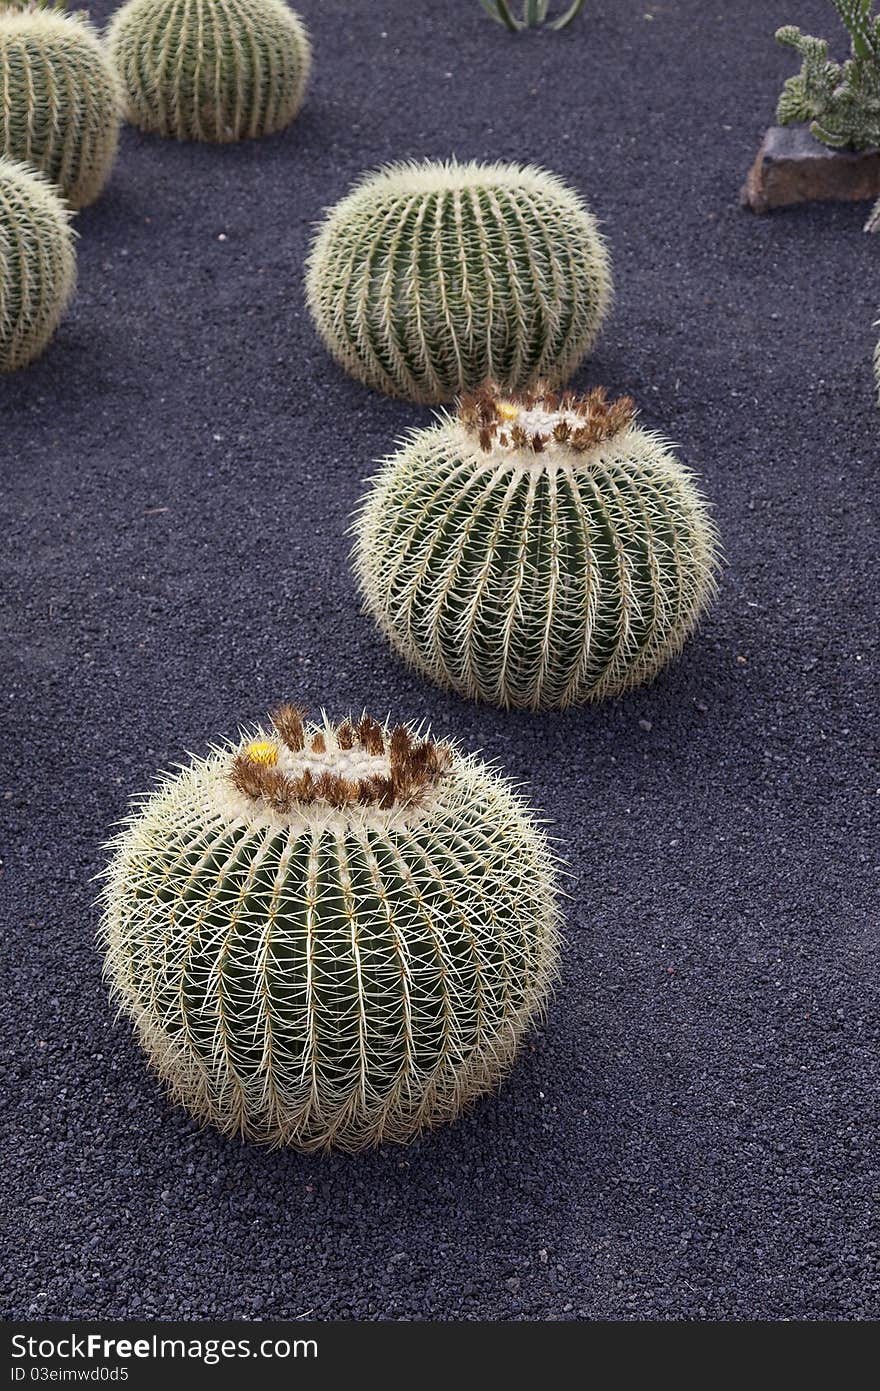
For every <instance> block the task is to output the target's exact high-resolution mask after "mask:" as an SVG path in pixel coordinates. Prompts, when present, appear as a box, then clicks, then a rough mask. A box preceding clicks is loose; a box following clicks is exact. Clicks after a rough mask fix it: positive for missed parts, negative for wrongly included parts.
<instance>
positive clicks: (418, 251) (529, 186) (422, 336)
mask: <svg viewBox="0 0 880 1391" xmlns="http://www.w3.org/2000/svg"><path fill="white" fill-rule="evenodd" d="M306 290H307V296H308V302H309V308H310V310H311V313H312V317H313V319H314V321H315V324H316V326H317V329H318V332H319V333H320V335H321V337H322V338H323V340H324V342H325V344H326V345H327V347H328V348H329V350H330V352H331V353H332V354H333V356H334V357H335V358H336V360H337V361H338V362H339V363H341V365H342V366H343V367H344V368H345V369H346V370H347V371H349V372H351V374H352V375H353V376H355V377H357V378H358V380H359V381H362V382H364V383H366V385H367V386H371V387H375V388H376V389H377V390H378V391H384V392H387V393H388V394H389V395H392V396H404V397H407V398H408V399H410V400H412V401H424V402H441V401H449V400H452V399H453V398H454V397H455V396H457V395H460V394H461V393H462V392H464V391H468V390H474V389H476V388H477V387H479V386H480V385H481V384H482V382H483V381H485V379H486V378H487V377H491V378H493V379H494V380H495V381H497V382H498V383H499V384H500V385H501V386H503V387H505V388H506V389H508V390H520V389H522V388H524V387H528V386H531V385H533V384H534V383H535V382H536V381H538V380H545V381H547V382H550V383H551V384H554V385H558V384H562V383H564V382H566V381H567V380H568V378H569V376H570V375H571V373H572V372H574V370H575V368H576V367H577V366H578V363H579V362H580V361H581V359H582V358H583V356H584V354H585V353H586V352H588V351H589V349H590V347H591V346H592V344H593V342H594V340H595V338H596V335H597V334H598V332H599V329H600V327H601V324H602V321H603V319H604V317H605V314H606V312H607V310H608V307H609V304H610V301H611V273H610V266H609V257H608V252H607V250H606V247H605V243H604V240H603V238H602V236H601V234H600V232H599V228H598V224H597V222H596V219H595V218H594V217H593V214H592V213H591V212H590V210H589V208H588V207H587V206H586V203H585V202H584V201H583V199H582V198H581V197H580V195H579V194H578V193H576V192H575V191H574V190H573V189H571V188H569V187H568V186H567V185H566V184H565V183H563V181H562V180H561V179H559V178H557V177H556V175H554V174H551V173H548V172H547V171H546V170H544V169H537V168H532V167H524V166H522V165H518V164H479V163H474V162H472V163H468V164H459V163H458V162H457V161H456V160H452V161H450V162H449V163H445V164H443V163H437V162H436V161H432V160H426V161H423V162H422V163H413V164H398V165H391V166H389V167H387V168H385V169H380V170H379V171H378V173H375V174H371V175H369V176H367V177H366V178H364V179H363V180H362V182H361V183H359V184H358V185H357V186H356V187H355V188H354V189H353V190H352V191H351V192H350V193H349V194H348V195H347V196H346V197H345V198H343V199H342V201H341V202H339V203H337V205H336V206H335V207H334V208H332V209H331V210H330V212H329V213H328V215H327V217H326V220H325V221H324V223H323V225H322V227H321V228H320V230H319V233H318V235H317V237H316V239H315V243H314V246H313V248H312V252H311V256H310V260H309V267H308V275H307V282H306Z"/></svg>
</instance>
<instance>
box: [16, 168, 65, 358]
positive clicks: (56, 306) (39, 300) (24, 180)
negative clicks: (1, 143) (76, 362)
mask: <svg viewBox="0 0 880 1391" xmlns="http://www.w3.org/2000/svg"><path fill="white" fill-rule="evenodd" d="M75 281H76V255H75V252H74V249H73V233H72V231H71V229H70V214H69V212H68V210H67V208H66V207H65V205H64V204H63V203H62V202H61V199H60V198H59V197H58V195H57V193H56V192H55V190H54V189H53V187H52V185H51V184H50V183H49V181H48V180H47V179H46V178H45V176H44V175H42V174H40V173H38V172H36V171H35V170H33V169H31V168H30V167H29V166H27V165H24V164H17V163H14V162H13V161H12V160H8V159H3V158H0V372H14V371H16V370H17V368H19V367H24V366H26V365H27V363H29V362H31V361H33V359H34V358H35V357H38V356H39V354H40V353H41V352H42V351H43V349H44V348H45V346H46V344H47V343H48V342H49V339H50V338H51V337H52V334H53V333H54V332H55V329H56V328H57V327H58V323H59V321H60V319H61V316H62V314H63V313H64V310H65V308H66V307H67V303H68V301H69V299H70V297H71V295H72V294H73V289H74V284H75Z"/></svg>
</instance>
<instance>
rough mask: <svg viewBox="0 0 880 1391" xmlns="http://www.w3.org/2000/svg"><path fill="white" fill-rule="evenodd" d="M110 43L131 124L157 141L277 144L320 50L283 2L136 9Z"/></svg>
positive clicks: (129, 8) (180, 0) (125, 14)
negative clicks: (260, 140) (271, 139)
mask: <svg viewBox="0 0 880 1391" xmlns="http://www.w3.org/2000/svg"><path fill="white" fill-rule="evenodd" d="M107 37H108V43H109V47H110V53H111V55H112V57H113V60H114V62H115V63H116V66H117V68H118V71H119V74H120V77H121V78H122V83H123V87H124V90H125V100H126V110H127V115H128V119H129V120H130V121H131V122H132V123H133V124H134V125H136V126H140V128H141V129H142V130H145V131H150V132H152V133H154V134H157V135H167V136H172V137H175V138H176V139H178V140H211V141H219V142H222V141H229V140H245V139H250V138H252V137H254V136H259V135H271V134H272V133H273V132H274V131H279V130H282V129H283V128H284V127H285V126H287V125H289V124H290V122H291V121H292V120H293V119H294V117H295V116H296V114H297V112H298V111H299V109H300V107H301V105H302V102H303V97H304V96H305V90H306V84H307V82H308V76H309V68H310V64H311V46H310V43H309V38H308V34H307V32H306V29H305V26H304V25H303V23H302V21H301V20H300V18H299V16H298V15H296V14H295V13H294V12H293V11H292V10H290V9H289V8H288V7H287V5H286V4H284V3H283V0H211V3H210V4H203V3H202V0H128V4H126V5H123V7H122V8H121V9H120V10H118V11H117V12H116V14H115V15H114V16H113V19H112V20H111V23H110V27H109V29H108V35H107Z"/></svg>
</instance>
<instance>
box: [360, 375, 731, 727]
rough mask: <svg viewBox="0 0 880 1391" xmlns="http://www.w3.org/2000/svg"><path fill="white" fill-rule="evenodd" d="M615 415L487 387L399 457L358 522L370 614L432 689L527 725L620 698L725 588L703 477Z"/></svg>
mask: <svg viewBox="0 0 880 1391" xmlns="http://www.w3.org/2000/svg"><path fill="white" fill-rule="evenodd" d="M632 414H633V406H632V402H631V401H630V400H628V398H623V399H621V400H619V401H617V402H615V403H614V404H613V405H610V404H609V403H608V402H607V400H606V399H605V393H604V392H603V391H602V390H601V389H597V390H595V391H593V392H591V393H590V394H589V395H588V396H587V397H584V398H580V399H578V398H576V397H573V396H572V395H570V394H569V393H566V394H565V395H563V396H561V397H558V396H556V395H555V394H554V393H551V392H547V391H544V390H539V391H538V392H536V393H530V394H528V395H526V396H524V397H518V398H510V397H505V396H503V395H501V394H500V393H499V392H498V391H497V390H496V389H494V388H492V387H486V388H485V389H483V390H481V391H480V392H478V393H476V394H475V395H474V396H471V397H468V398H466V399H465V400H464V401H463V402H462V404H461V407H460V409H459V412H458V414H457V416H455V417H450V416H446V415H443V416H441V417H440V418H439V420H438V421H437V423H436V424H435V425H434V426H433V427H431V428H428V429H424V430H419V431H416V432H415V433H414V434H412V435H411V437H410V438H409V440H408V441H407V442H406V443H405V444H404V445H403V446H402V447H401V448H400V450H399V451H398V452H397V453H396V454H394V455H392V456H391V457H390V458H389V459H387V460H386V461H385V462H384V464H383V466H382V467H381V470H380V472H379V473H378V475H377V476H376V478H375V479H374V481H373V486H372V488H371V489H370V491H369V492H368V494H367V496H366V498H365V500H364V502H363V503H362V506H361V509H360V512H359V514H358V517H357V520H356V523H355V533H356V543H355V566H356V570H357V574H358V577H359V581H360V586H361V590H362V593H363V596H364V600H365V605H366V608H367V610H368V611H369V612H370V613H371V614H372V615H373V617H374V618H375V620H376V622H377V623H378V625H379V627H380V629H381V630H382V632H383V633H384V634H385V635H386V637H387V638H388V639H389V641H390V642H391V644H392V646H393V647H394V648H395V650H396V651H397V652H399V653H400V654H401V655H402V656H403V657H404V658H405V659H406V660H407V661H408V662H410V663H411V664H412V665H413V666H415V667H416V668H417V669H418V670H419V671H421V672H422V673H423V674H424V675H426V676H428V677H429V678H430V679H431V680H433V681H436V682H438V683H439V684H441V685H444V686H447V687H451V688H452V689H453V690H456V691H458V692H460V693H461V694H463V695H466V696H469V697H471V698H473V699H479V700H487V701H491V702H493V703H495V704H497V705H503V706H509V707H514V708H518V709H533V710H534V709H542V708H548V707H561V706H567V705H571V704H574V703H578V702H582V701H587V700H597V699H599V698H601V697H604V696H612V695H617V694H619V693H620V692H622V691H625V690H627V689H628V688H629V687H631V686H635V685H637V684H639V683H640V682H643V681H648V680H650V679H651V678H652V677H653V676H654V675H655V673H656V672H657V671H659V670H660V668H661V667H662V666H664V665H665V663H666V662H668V661H669V660H670V659H671V658H672V657H673V656H675V655H676V654H677V653H678V652H679V650H680V649H681V647H682V645H683V644H684V642H685V639H686V638H687V637H688V635H689V634H690V633H691V632H692V630H693V628H694V626H695V625H696V623H697V621H698V619H699V617H700V615H701V613H702V612H703V610H704V609H705V607H706V605H707V603H708V601H709V599H710V597H711V595H712V594H713V592H714V589H715V566H716V560H715V557H716V549H717V543H716V537H715V531H714V527H713V525H712V523H711V522H710V520H709V518H708V516H707V514H706V511H705V508H704V505H703V503H702V501H701V499H700V496H699V494H698V493H697V491H696V489H695V487H694V485H693V483H692V481H691V478H690V475H689V474H688V472H687V471H686V470H685V469H684V468H683V467H682V466H681V464H679V463H678V462H677V460H676V459H675V457H674V456H673V455H672V454H671V452H670V451H669V449H668V447H667V446H666V445H665V444H664V443H663V441H662V440H660V439H659V438H658V437H657V436H656V435H653V434H650V433H648V432H646V431H644V430H641V429H639V428H637V427H636V425H635V424H634V423H633V419H632Z"/></svg>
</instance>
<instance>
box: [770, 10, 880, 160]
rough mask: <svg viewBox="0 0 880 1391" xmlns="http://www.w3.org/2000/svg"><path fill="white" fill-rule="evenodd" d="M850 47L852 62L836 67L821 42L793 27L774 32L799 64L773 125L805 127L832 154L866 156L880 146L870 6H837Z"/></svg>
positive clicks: (876, 48) (878, 37) (878, 20)
mask: <svg viewBox="0 0 880 1391" xmlns="http://www.w3.org/2000/svg"><path fill="white" fill-rule="evenodd" d="M835 8H836V9H837V10H838V12H839V14H840V16H841V18H842V19H843V21H844V23H845V24H846V26H847V29H848V31H849V34H850V38H851V41H852V52H851V56H850V57H849V58H847V59H846V61H845V62H844V63H837V62H835V61H834V60H833V59H831V58H829V56H828V43H827V42H826V41H825V40H824V39H817V38H814V37H813V36H812V35H811V34H804V33H802V31H801V30H800V29H798V28H797V26H796V25H794V24H786V25H784V26H783V27H782V28H781V29H778V30H777V32H776V38H777V39H778V41H779V42H780V43H782V44H785V45H787V46H788V47H789V48H793V49H794V50H795V52H796V53H798V54H799V56H800V58H801V70H800V72H799V73H797V74H796V75H795V76H794V77H790V78H789V79H788V81H787V82H786V83H785V86H784V87H783V89H782V92H781V94H780V97H779V103H778V106H777V110H776V119H777V120H778V121H779V123H780V125H790V124H791V123H792V122H794V121H808V122H809V123H810V130H811V132H812V134H813V135H814V136H815V138H816V139H817V140H820V141H821V142H822V143H823V144H824V145H828V146H830V147H831V148H832V149H852V150H867V149H873V148H874V147H875V146H877V145H880V16H875V17H873V18H872V17H871V13H870V9H871V5H870V0H839V3H835Z"/></svg>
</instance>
